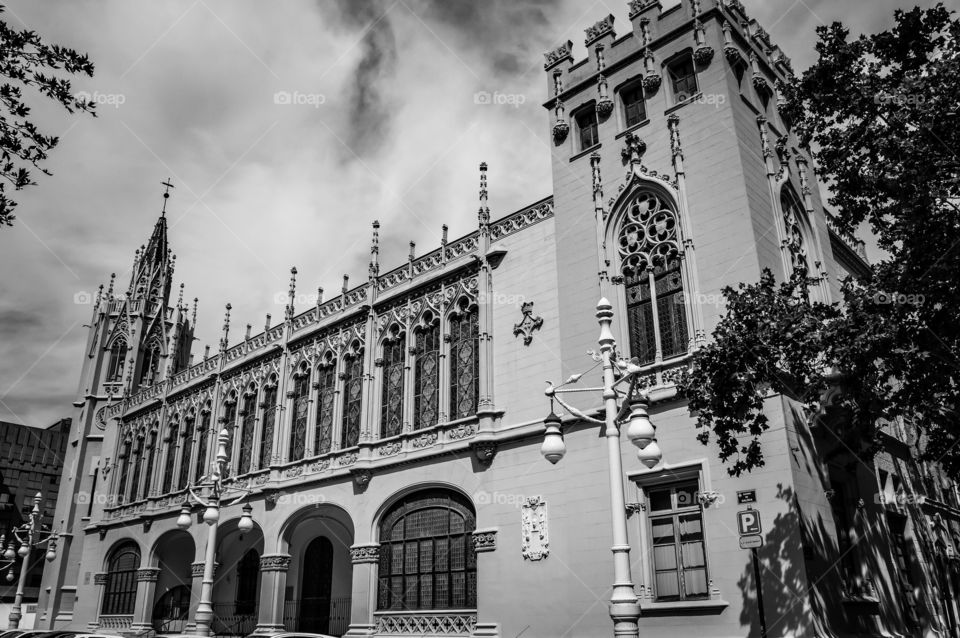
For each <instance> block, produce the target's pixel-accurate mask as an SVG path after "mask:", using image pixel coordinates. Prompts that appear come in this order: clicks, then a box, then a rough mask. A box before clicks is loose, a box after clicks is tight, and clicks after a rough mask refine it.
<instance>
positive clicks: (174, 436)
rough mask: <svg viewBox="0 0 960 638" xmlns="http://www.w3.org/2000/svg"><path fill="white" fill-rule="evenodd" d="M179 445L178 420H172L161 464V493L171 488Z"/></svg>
mask: <svg viewBox="0 0 960 638" xmlns="http://www.w3.org/2000/svg"><path fill="white" fill-rule="evenodd" d="M179 445H180V422H179V421H177V420H174V421H173V422H172V423H170V431H169V432H168V433H167V460H166V463H164V466H163V489H162V490H161V492H162V493H163V494H166V493H168V492H169V491H170V490H171V489H172V488H173V476H174V474H173V473H174V470H175V469H176V466H177V447H179Z"/></svg>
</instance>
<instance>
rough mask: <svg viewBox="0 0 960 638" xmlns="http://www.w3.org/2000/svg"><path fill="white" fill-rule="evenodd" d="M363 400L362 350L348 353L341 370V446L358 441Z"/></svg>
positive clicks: (355, 443)
mask: <svg viewBox="0 0 960 638" xmlns="http://www.w3.org/2000/svg"><path fill="white" fill-rule="evenodd" d="M362 402H363V351H362V350H359V349H358V350H357V351H356V352H353V353H351V354H348V355H347V357H346V360H345V361H344V370H343V436H342V437H341V442H342V443H341V447H344V448H347V447H353V446H354V445H357V444H358V443H359V442H360V411H361V410H360V408H361V404H362Z"/></svg>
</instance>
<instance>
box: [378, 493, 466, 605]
mask: <svg viewBox="0 0 960 638" xmlns="http://www.w3.org/2000/svg"><path fill="white" fill-rule="evenodd" d="M475 528H476V515H475V512H474V510H473V507H472V505H471V504H470V502H469V501H468V500H467V499H465V498H464V497H462V496H460V495H459V494H455V493H452V492H448V491H446V490H431V491H424V492H416V493H414V494H411V495H410V496H408V497H406V498H404V499H403V500H401V501H400V502H398V503H397V504H396V505H394V506H393V507H392V508H390V510H389V511H388V512H387V513H386V514H385V515H384V517H383V520H382V521H381V523H380V569H379V574H378V576H379V583H378V588H377V609H379V610H390V609H401V610H425V609H476V607H477V561H476V554H475V553H474V552H473V549H472V548H471V546H470V537H471V535H472V534H473V531H474V529H475Z"/></svg>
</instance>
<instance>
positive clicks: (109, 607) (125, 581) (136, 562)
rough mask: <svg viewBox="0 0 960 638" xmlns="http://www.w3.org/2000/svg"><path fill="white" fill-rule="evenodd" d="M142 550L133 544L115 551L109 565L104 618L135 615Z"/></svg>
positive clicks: (102, 610) (104, 595) (103, 609)
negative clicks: (134, 608) (138, 571)
mask: <svg viewBox="0 0 960 638" xmlns="http://www.w3.org/2000/svg"><path fill="white" fill-rule="evenodd" d="M139 567H140V549H139V548H138V547H137V546H136V545H135V544H133V543H126V544H124V545H121V546H120V547H118V548H117V549H115V550H114V551H113V554H112V555H111V556H110V561H109V563H108V564H107V587H106V590H105V591H104V594H103V605H102V606H101V607H100V613H101V614H102V615H104V616H126V615H130V614H132V613H133V607H134V604H135V603H136V599H137V569H138V568H139Z"/></svg>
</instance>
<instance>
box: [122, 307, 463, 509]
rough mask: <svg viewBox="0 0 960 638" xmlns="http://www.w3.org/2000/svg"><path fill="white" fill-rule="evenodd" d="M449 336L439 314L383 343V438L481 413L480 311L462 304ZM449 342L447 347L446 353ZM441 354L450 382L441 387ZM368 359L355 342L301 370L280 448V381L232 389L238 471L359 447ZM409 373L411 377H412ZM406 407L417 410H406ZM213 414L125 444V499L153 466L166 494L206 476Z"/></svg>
mask: <svg viewBox="0 0 960 638" xmlns="http://www.w3.org/2000/svg"><path fill="white" fill-rule="evenodd" d="M449 331H450V332H449V335H448V338H446V339H443V338H442V336H441V322H440V320H439V318H437V317H435V316H434V315H432V313H430V312H429V311H428V312H426V313H424V317H423V321H422V323H421V325H420V326H418V327H417V328H416V329H414V330H412V331H411V332H412V335H411V337H410V338H409V339H408V336H407V333H406V332H405V331H402V330H399V329H397V328H394V329H393V330H391V331H390V333H389V334H388V336H387V337H386V338H385V339H384V341H383V343H382V346H381V348H380V355H381V357H380V358H379V359H378V360H377V362H376V364H377V366H378V367H379V368H380V370H381V376H380V378H381V381H380V388H379V389H380V394H379V412H378V413H377V414H378V415H379V417H380V430H379V434H380V437H381V438H386V437H391V436H396V435H398V434H400V433H401V432H402V431H403V429H404V427H405V425H406V424H407V423H409V424H410V427H411V428H412V429H422V428H426V427H431V426H433V425H436V424H437V423H439V422H440V421H441V420H456V419H461V418H466V417H470V416H473V415H474V414H476V411H477V403H478V395H479V381H478V380H479V374H478V373H479V356H478V352H479V330H478V317H477V308H476V306H473V307H471V306H469V305H467V304H466V303H464V304H461V306H460V308H459V312H457V313H455V314H454V315H453V316H452V317H451V319H450V322H449ZM445 343H449V350H448V351H447V352H444V347H443V346H444V344H445ZM445 358H446V359H447V361H448V364H447V365H446V374H447V375H448V378H449V380H448V384H447V385H446V387H444V388H441V382H442V377H443V375H442V374H441V370H442V369H443V368H444V363H443V362H444V359H445ZM363 359H364V351H363V347H362V346H361V345H360V344H359V342H355V343H354V344H353V347H351V348H350V349H349V351H348V352H347V353H345V354H344V355H343V356H342V357H341V359H340V360H338V359H337V358H336V357H334V356H333V355H332V353H327V356H325V357H324V358H323V360H322V361H321V362H320V364H319V365H317V366H315V367H314V368H312V369H311V368H310V367H307V366H306V365H304V366H302V367H301V368H300V369H298V371H297V372H296V373H295V374H294V375H293V377H292V379H291V386H290V390H289V392H288V397H289V399H290V401H289V404H288V409H289V417H288V419H289V421H288V426H289V436H288V439H287V440H286V441H285V442H284V441H280V442H279V444H277V443H276V442H275V439H277V438H278V433H279V432H281V430H280V428H278V414H282V412H280V405H279V404H278V385H279V383H278V379H277V376H276V375H273V376H271V377H270V378H269V379H268V380H267V381H266V382H264V383H262V384H261V385H260V386H259V387H258V386H257V385H255V384H252V385H251V386H249V387H248V388H247V389H246V391H245V392H243V393H241V394H239V395H238V394H237V393H235V392H234V393H232V394H231V395H230V396H229V397H228V398H227V400H226V401H225V402H224V404H223V407H222V409H221V415H222V416H221V418H222V420H223V423H224V426H225V427H227V428H230V429H231V431H232V439H233V444H232V449H231V450H229V452H230V453H231V457H232V458H233V459H234V460H235V464H234V466H233V468H232V471H233V472H234V473H235V474H246V473H247V472H252V471H256V470H260V469H264V468H267V467H269V466H270V465H271V464H272V463H273V461H274V460H275V458H276V457H279V458H280V459H282V461H283V462H292V461H298V460H301V459H304V458H308V457H312V456H318V455H321V454H326V453H328V452H331V451H332V450H334V449H345V448H350V447H353V446H356V445H357V444H358V443H359V441H360V430H361V415H362V413H363V392H362V390H363V379H364V373H363ZM411 363H412V364H411ZM408 374H409V375H410V376H411V377H412V378H410V379H408V378H407V376H408ZM444 395H446V397H447V398H446V402H447V406H448V410H449V412H448V413H447V414H446V416H445V415H444V413H443V411H442V406H441V400H442V397H443V396H444ZM371 407H372V406H371ZM408 407H412V410H411V411H410V412H408V411H407V408H408ZM210 416H211V413H210V409H209V406H208V407H207V408H205V409H203V410H201V411H200V413H199V418H198V417H197V415H196V413H194V412H191V413H189V414H188V415H186V416H185V417H184V418H183V419H181V418H179V416H174V417H173V418H172V419H171V420H170V422H169V425H168V426H167V429H166V432H165V433H164V435H163V438H162V439H161V440H158V434H157V432H156V431H153V432H150V433H148V434H144V435H141V436H139V437H136V438H134V437H128V438H127V439H126V440H124V441H122V442H121V448H120V450H119V452H118V463H119V465H120V470H119V472H118V482H117V488H116V492H117V495H118V497H119V500H120V502H132V501H135V500H139V499H141V498H144V497H146V496H147V494H148V493H150V491H151V489H150V488H151V480H153V475H154V469H155V468H162V474H161V478H160V479H159V485H156V484H154V485H153V487H154V488H155V489H158V490H159V493H161V494H168V493H170V492H176V491H179V490H182V489H184V488H186V486H187V485H188V484H190V483H191V482H196V481H199V480H200V479H201V478H202V477H203V476H205V474H206V466H207V463H208V458H207V457H208V455H209V454H210V449H211V447H212V437H215V436H216V432H214V431H211V427H210V425H211V424H210ZM338 423H339V427H337V424H338ZM161 443H162V445H160V444H161ZM144 464H146V468H144V467H143V466H144ZM144 469H145V470H146V471H145V472H144Z"/></svg>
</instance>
